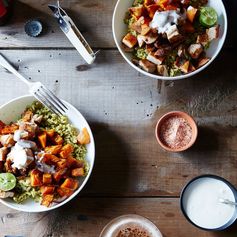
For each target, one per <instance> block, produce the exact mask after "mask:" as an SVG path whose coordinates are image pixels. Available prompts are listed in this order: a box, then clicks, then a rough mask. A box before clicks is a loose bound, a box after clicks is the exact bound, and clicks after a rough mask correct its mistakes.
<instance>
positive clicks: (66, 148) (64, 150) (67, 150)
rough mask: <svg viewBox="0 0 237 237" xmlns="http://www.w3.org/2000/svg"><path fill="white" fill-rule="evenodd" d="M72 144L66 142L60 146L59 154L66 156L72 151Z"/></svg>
mask: <svg viewBox="0 0 237 237" xmlns="http://www.w3.org/2000/svg"><path fill="white" fill-rule="evenodd" d="M73 149H74V148H73V146H72V145H71V144H66V145H65V146H63V147H62V149H61V152H60V156H61V157H62V158H67V157H68V156H69V155H71V153H72V152H73Z"/></svg>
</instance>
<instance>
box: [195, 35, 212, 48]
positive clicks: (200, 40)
mask: <svg viewBox="0 0 237 237" xmlns="http://www.w3.org/2000/svg"><path fill="white" fill-rule="evenodd" d="M196 43H197V44H201V45H202V46H203V47H205V46H206V45H208V44H209V39H208V35H207V34H206V33H204V34H201V35H198V37H197V41H196Z"/></svg>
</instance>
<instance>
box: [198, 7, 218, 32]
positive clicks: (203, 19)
mask: <svg viewBox="0 0 237 237" xmlns="http://www.w3.org/2000/svg"><path fill="white" fill-rule="evenodd" d="M199 21H200V23H201V24H202V25H203V26H205V27H208V28H209V27H212V26H214V25H215V24H216V23H217V13H216V11H215V9H214V8H212V7H202V8H201V9H200V16H199Z"/></svg>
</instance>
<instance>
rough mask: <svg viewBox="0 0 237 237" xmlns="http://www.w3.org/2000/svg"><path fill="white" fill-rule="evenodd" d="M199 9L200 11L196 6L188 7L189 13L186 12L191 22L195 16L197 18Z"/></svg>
mask: <svg viewBox="0 0 237 237" xmlns="http://www.w3.org/2000/svg"><path fill="white" fill-rule="evenodd" d="M197 11H198V9H197V8H194V7H189V8H188V9H187V13H186V14H187V18H188V19H189V21H190V22H192V23H193V21H194V18H195V16H196V14H197Z"/></svg>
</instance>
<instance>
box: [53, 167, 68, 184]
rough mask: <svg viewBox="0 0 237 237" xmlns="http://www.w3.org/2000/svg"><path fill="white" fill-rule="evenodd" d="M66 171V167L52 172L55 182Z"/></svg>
mask: <svg viewBox="0 0 237 237" xmlns="http://www.w3.org/2000/svg"><path fill="white" fill-rule="evenodd" d="M66 172H67V169H66V168H65V169H60V170H58V171H57V172H55V173H54V174H53V178H54V179H55V181H56V182H59V181H60V179H61V178H62V177H63V175H64V174H65V173H66Z"/></svg>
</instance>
